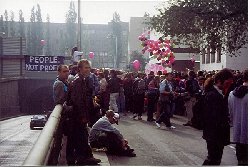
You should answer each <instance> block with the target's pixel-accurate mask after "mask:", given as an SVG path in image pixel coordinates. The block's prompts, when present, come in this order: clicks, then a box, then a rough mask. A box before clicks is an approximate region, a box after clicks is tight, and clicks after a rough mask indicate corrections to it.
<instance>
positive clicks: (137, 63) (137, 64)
mask: <svg viewBox="0 0 250 167" xmlns="http://www.w3.org/2000/svg"><path fill="white" fill-rule="evenodd" d="M133 67H134V69H135V70H139V69H140V62H139V61H138V60H135V61H134V62H133Z"/></svg>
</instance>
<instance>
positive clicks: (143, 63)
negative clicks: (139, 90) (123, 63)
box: [130, 50, 146, 71]
mask: <svg viewBox="0 0 250 167" xmlns="http://www.w3.org/2000/svg"><path fill="white" fill-rule="evenodd" d="M135 60H138V61H139V62H140V64H141V66H140V70H141V71H144V70H145V66H146V59H145V58H144V56H143V54H141V53H140V52H139V51H137V50H135V51H132V52H131V54H130V64H131V65H132V63H133V62H134V61H135Z"/></svg>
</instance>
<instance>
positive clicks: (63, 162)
mask: <svg viewBox="0 0 250 167" xmlns="http://www.w3.org/2000/svg"><path fill="white" fill-rule="evenodd" d="M66 144H67V137H66V136H63V139H62V150H61V152H60V157H59V162H58V166H68V165H67V160H66ZM93 155H94V157H95V158H98V159H100V160H101V163H99V164H100V166H110V163H109V160H108V157H107V155H106V153H105V152H94V151H93Z"/></svg>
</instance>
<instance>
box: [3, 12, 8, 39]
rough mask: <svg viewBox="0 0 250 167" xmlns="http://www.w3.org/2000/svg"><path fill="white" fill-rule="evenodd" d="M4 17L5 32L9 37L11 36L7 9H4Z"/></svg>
mask: <svg viewBox="0 0 250 167" xmlns="http://www.w3.org/2000/svg"><path fill="white" fill-rule="evenodd" d="M4 18H5V22H4V32H5V35H6V37H8V36H9V16H8V11H7V10H5V11H4Z"/></svg>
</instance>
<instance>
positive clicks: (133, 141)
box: [108, 115, 237, 166]
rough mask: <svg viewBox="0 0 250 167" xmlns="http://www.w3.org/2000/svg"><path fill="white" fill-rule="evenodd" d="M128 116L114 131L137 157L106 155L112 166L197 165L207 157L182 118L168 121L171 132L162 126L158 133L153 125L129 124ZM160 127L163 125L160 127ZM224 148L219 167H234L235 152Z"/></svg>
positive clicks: (203, 145)
mask: <svg viewBox="0 0 250 167" xmlns="http://www.w3.org/2000/svg"><path fill="white" fill-rule="evenodd" d="M131 117H132V116H131V115H130V116H126V117H125V116H123V117H122V118H121V120H120V122H119V125H118V126H117V128H118V129H119V130H120V131H121V132H122V134H123V135H124V138H126V139H128V142H129V144H130V145H131V147H132V148H134V149H135V153H136V154H137V157H118V156H110V155H108V159H109V163H110V165H112V166H114V165H115V166H128V165H133V166H137V165H140V166H145V165H146V166H159V165H160V166H166V165H201V164H202V163H203V161H204V159H205V158H206V156H207V149H206V142H205V140H203V139H202V131H200V130H196V129H194V128H192V127H185V126H183V125H182V124H183V123H185V122H186V120H185V118H184V117H180V116H175V118H173V119H171V120H172V122H173V125H174V126H175V127H176V129H174V130H170V129H167V128H166V127H165V126H162V127H161V128H160V129H158V128H157V127H156V126H155V124H154V123H148V122H147V121H145V120H146V117H145V116H144V117H143V120H142V121H139V120H133V119H132V118H131ZM162 125H163V124H162ZM233 146H234V145H232V146H226V147H225V148H224V154H223V158H222V163H221V165H229V166H232V165H233V166H234V165H237V159H236V156H235V149H234V148H233Z"/></svg>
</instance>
